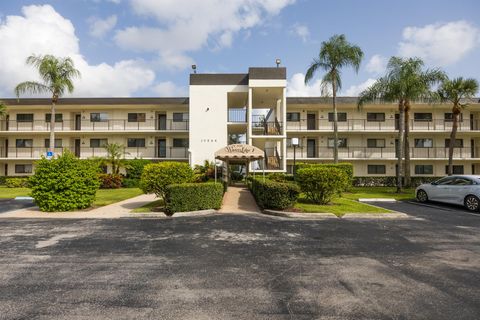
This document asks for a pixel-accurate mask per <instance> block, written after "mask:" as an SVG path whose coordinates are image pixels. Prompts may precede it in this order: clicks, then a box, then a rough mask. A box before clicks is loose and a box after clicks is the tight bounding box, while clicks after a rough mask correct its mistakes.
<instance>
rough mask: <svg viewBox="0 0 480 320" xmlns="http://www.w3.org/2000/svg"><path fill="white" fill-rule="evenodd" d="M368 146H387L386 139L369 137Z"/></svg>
mask: <svg viewBox="0 0 480 320" xmlns="http://www.w3.org/2000/svg"><path fill="white" fill-rule="evenodd" d="M367 147H368V148H385V139H367Z"/></svg>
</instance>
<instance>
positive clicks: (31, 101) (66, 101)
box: [0, 97, 189, 106]
mask: <svg viewBox="0 0 480 320" xmlns="http://www.w3.org/2000/svg"><path fill="white" fill-rule="evenodd" d="M0 101H3V102H4V103H5V104H6V105H17V106H25V105H49V104H51V101H52V100H51V99H50V98H20V99H15V98H9V99H0ZM188 102H189V99H188V98H187V97H178V98H177V97H172V98H143V97H138V98H130V97H128V98H127V97H125V98H60V99H59V100H58V103H57V105H95V104H99V105H121V104H144V105H152V104H178V105H188Z"/></svg>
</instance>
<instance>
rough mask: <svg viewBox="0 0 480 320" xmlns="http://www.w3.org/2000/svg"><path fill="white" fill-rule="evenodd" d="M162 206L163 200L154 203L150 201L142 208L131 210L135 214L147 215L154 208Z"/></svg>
mask: <svg viewBox="0 0 480 320" xmlns="http://www.w3.org/2000/svg"><path fill="white" fill-rule="evenodd" d="M162 206H163V200H162V199H159V200H155V201H152V202H150V203H147V204H145V205H143V206H141V207H140V208H136V209H133V212H136V213H148V212H152V211H153V210H152V209H154V208H157V207H162Z"/></svg>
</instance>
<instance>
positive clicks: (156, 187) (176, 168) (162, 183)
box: [140, 161, 194, 199]
mask: <svg viewBox="0 0 480 320" xmlns="http://www.w3.org/2000/svg"><path fill="white" fill-rule="evenodd" d="M193 179H194V174H193V170H192V168H190V166H189V165H188V163H184V162H172V161H165V162H160V163H151V164H147V165H146V166H145V167H144V168H143V173H142V178H141V180H140V187H141V188H142V190H143V192H145V193H155V194H156V195H157V197H159V198H162V199H165V192H166V188H167V186H168V185H169V184H175V183H177V184H178V183H188V182H193V181H194V180H193Z"/></svg>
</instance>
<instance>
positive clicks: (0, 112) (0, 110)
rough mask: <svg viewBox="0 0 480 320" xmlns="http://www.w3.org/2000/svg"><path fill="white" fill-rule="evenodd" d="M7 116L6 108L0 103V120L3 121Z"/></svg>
mask: <svg viewBox="0 0 480 320" xmlns="http://www.w3.org/2000/svg"><path fill="white" fill-rule="evenodd" d="M6 116H7V106H6V105H5V103H3V101H0V119H3V118H5V117H6Z"/></svg>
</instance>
